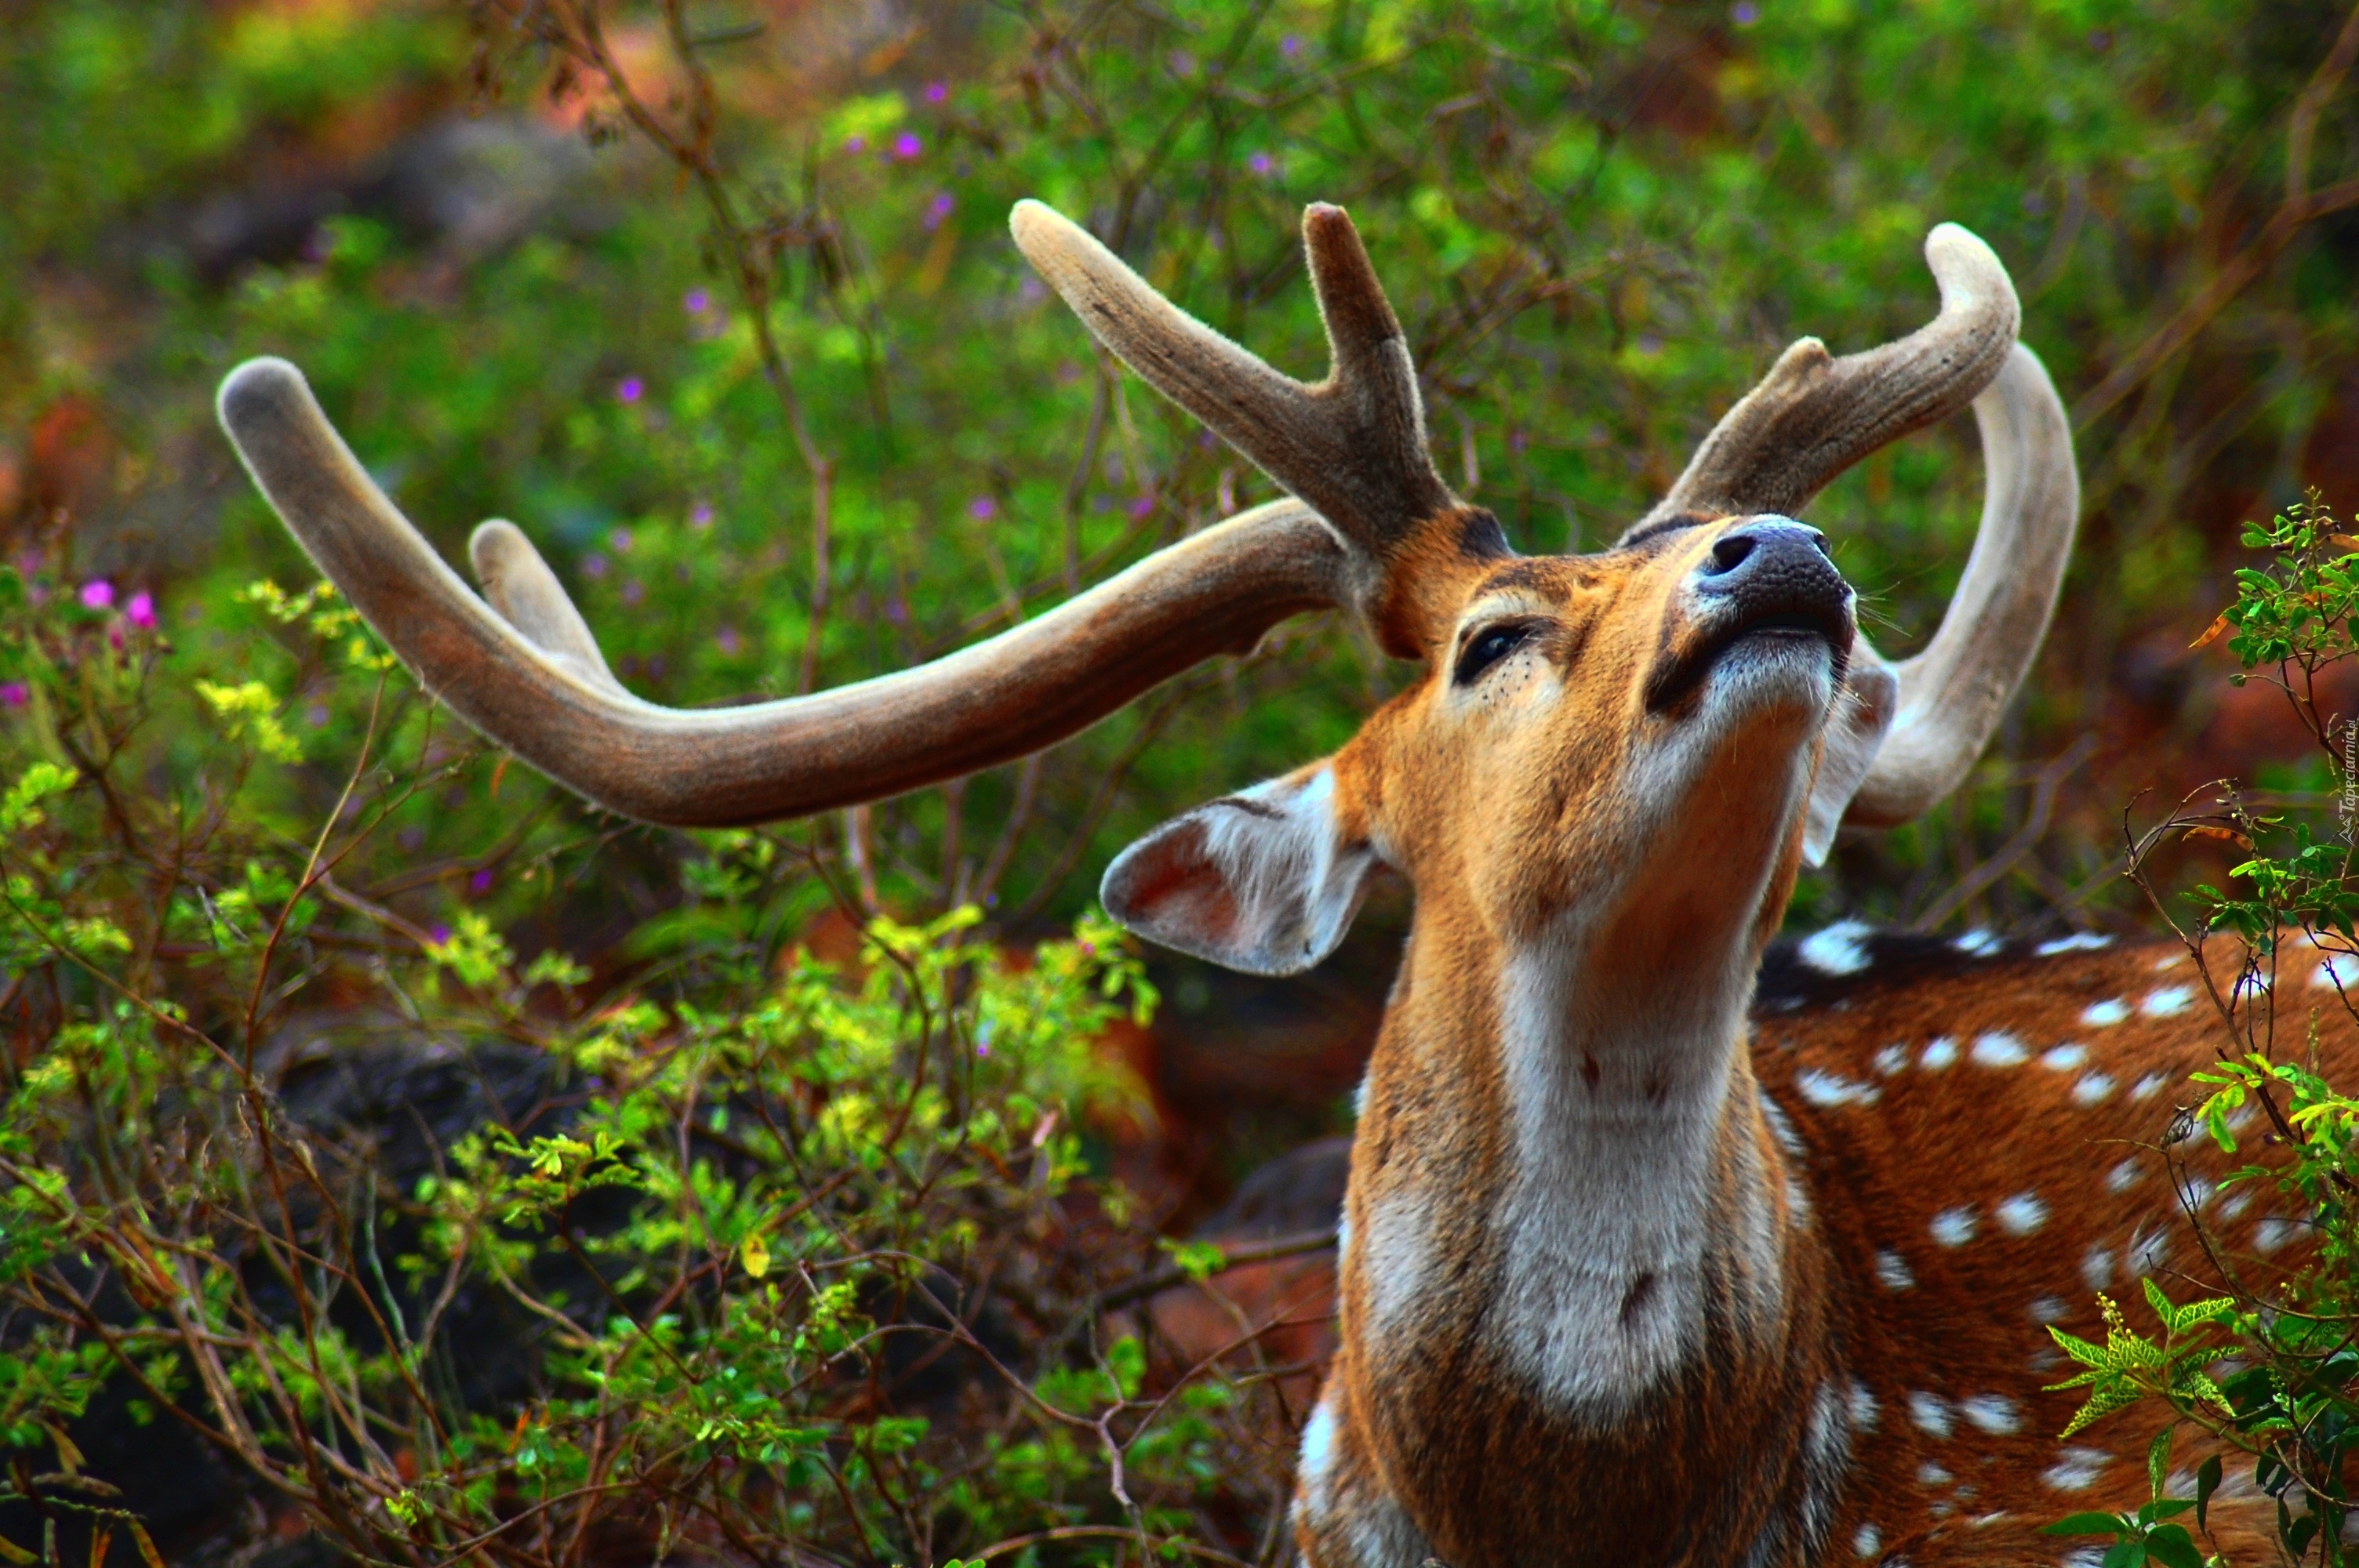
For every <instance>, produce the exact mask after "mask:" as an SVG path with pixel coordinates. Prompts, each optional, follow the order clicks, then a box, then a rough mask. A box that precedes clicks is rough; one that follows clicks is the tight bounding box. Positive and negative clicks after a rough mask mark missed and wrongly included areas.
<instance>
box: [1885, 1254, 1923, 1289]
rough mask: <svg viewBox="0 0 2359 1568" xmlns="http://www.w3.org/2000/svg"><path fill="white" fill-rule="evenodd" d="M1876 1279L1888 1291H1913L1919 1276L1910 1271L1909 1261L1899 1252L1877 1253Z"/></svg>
mask: <svg viewBox="0 0 2359 1568" xmlns="http://www.w3.org/2000/svg"><path fill="white" fill-rule="evenodd" d="M1875 1278H1876V1282H1877V1283H1879V1284H1881V1285H1882V1286H1883V1287H1884V1288H1885V1289H1886V1290H1887V1291H1907V1290H1913V1289H1915V1288H1916V1285H1917V1276H1916V1275H1914V1274H1912V1273H1910V1272H1909V1271H1908V1259H1906V1258H1903V1257H1902V1256H1901V1255H1900V1254H1899V1253H1897V1252H1892V1251H1880V1252H1878V1253H1876V1255H1875Z"/></svg>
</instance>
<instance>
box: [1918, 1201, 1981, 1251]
mask: <svg viewBox="0 0 2359 1568" xmlns="http://www.w3.org/2000/svg"><path fill="white" fill-rule="evenodd" d="M1981 1227H1982V1222H1981V1221H1980V1220H1978V1219H1976V1218H1975V1217H1974V1211H1973V1208H1971V1207H1969V1206H1964V1205H1961V1206H1958V1207H1956V1208H1945V1209H1943V1210H1942V1211H1941V1212H1940V1213H1939V1214H1937V1215H1935V1216H1934V1217H1933V1223H1932V1224H1931V1225H1930V1226H1928V1227H1926V1228H1927V1229H1929V1230H1930V1231H1931V1232H1932V1233H1933V1239H1934V1240H1936V1241H1938V1242H1940V1244H1941V1245H1942V1246H1944V1247H1963V1246H1964V1245H1965V1244H1966V1243H1967V1242H1969V1241H1972V1240H1973V1238H1974V1232H1975V1231H1976V1230H1979V1229H1980V1228H1981Z"/></svg>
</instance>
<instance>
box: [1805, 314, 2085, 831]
mask: <svg viewBox="0 0 2359 1568" xmlns="http://www.w3.org/2000/svg"><path fill="white" fill-rule="evenodd" d="M1974 422H1975V423H1976V424H1977V425H1978V426H1979V427H1981V430H1982V441H1983V464H1984V475H1985V477H1984V490H1983V518H1982V528H1981V532H1980V533H1979V534H1978V535H1976V536H1975V539H1974V548H1973V554H1972V555H1971V556H1969V557H1967V558H1966V569H1965V571H1964V573H1963V575H1962V576H1961V577H1960V578H1959V579H1958V591H1957V592H1956V594H1954V595H1953V596H1952V597H1951V600H1950V608H1949V611H1948V612H1947V613H1946V614H1944V615H1943V616H1942V617H1941V627H1940V631H1938V632H1936V633H1933V640H1932V641H1931V642H1930V643H1927V644H1926V645H1925V651H1924V652H1923V653H1921V654H1918V655H1917V656H1916V657H1915V658H1912V659H1904V660H1902V661H1901V662H1900V664H1898V665H1896V666H1894V669H1893V674H1894V675H1896V676H1898V677H1899V696H1898V699H1897V704H1896V713H1895V717H1894V719H1893V722H1892V731H1891V733H1890V734H1888V735H1886V737H1885V739H1884V743H1883V745H1882V747H1881V748H1880V749H1878V751H1877V752H1876V753H1875V762H1873V763H1872V764H1871V765H1870V766H1869V768H1868V772H1867V776H1866V777H1865V778H1864V780H1863V781H1862V782H1861V784H1860V786H1859V789H1858V791H1857V793H1856V794H1854V795H1853V797H1852V802H1851V809H1850V811H1849V813H1848V814H1847V815H1846V816H1845V817H1844V820H1845V821H1846V822H1848V823H1850V824H1851V825H1852V826H1854V827H1891V826H1894V825H1897V824H1898V823H1902V822H1908V821H1912V820H1914V819H1915V818H1917V817H1919V816H1923V815H1924V814H1925V812H1927V811H1928V810H1930V808H1931V807H1932V806H1935V805H1936V804H1938V803H1939V802H1940V801H1941V800H1943V799H1944V798H1946V797H1947V796H1948V795H1949V794H1950V792H1951V791H1952V790H1954V789H1955V788H1957V786H1958V784H1959V783H1960V782H1961V781H1962V780H1963V779H1964V777H1965V776H1966V771H1967V770H1968V769H1970V768H1972V767H1973V765H1974V760H1975V759H1976V758H1977V757H1979V756H1981V755H1982V752H1983V747H1984V745H1986V744H1988V743H1989V741H1990V738H1991V733H1992V731H1993V730H1996V729H1997V728H1998V721H1999V718H2000V716H2001V715H2002V714H2003V713H2005V712H2006V705H2007V703H2008V701H2009V699H2011V698H2012V697H2014V696H2015V692H2016V688H2017V687H2020V686H2021V685H2022V684H2023V678H2024V676H2026V675H2027V674H2029V673H2030V669H2031V661H2032V659H2033V657H2034V656H2035V655H2037V654H2038V652H2039V644H2040V642H2041V640H2042V639H2043V638H2045V637H2046V636H2047V634H2048V622H2049V618H2050V617H2051V616H2052V615H2054V613H2055V611H2056V597H2057V595H2058V593H2059V592H2060V590H2061V589H2062V587H2063V583H2064V568H2065V564H2066V563H2067V562H2068V561H2070V560H2071V557H2072V535H2073V533H2074V530H2075V528H2076V526H2077V524H2078V522H2079V519H2080V512H2081V476H2080V471H2079V470H2078V468H2077V467H2076V466H2075V464H2074V463H2073V460H2072V426H2071V419H2070V418H2069V417H2068V416H2066V414H2065V412H2064V401H2063V399H2062V398H2060V397H2059V396H2057V395H2056V385H2055V383H2053V382H2051V381H2050V380H2049V378H2048V371H2047V369H2046V367H2045V366H2043V365H2041V364H2040V362H2039V357H2038V355H2037V354H2034V353H2033V352H2032V351H2030V350H2029V349H2027V348H2025V347H2024V346H2023V345H2022V344H2020V343H2018V344H2017V345H2015V347H2014V350H2013V351H2012V352H2011V353H2009V354H2008V356H2007V358H2006V364H2005V366H2004V368H2002V369H2001V370H2000V372H1999V374H1998V378H1997V379H1996V380H1995V381H1994V382H1992V383H1991V384H1990V385H1989V387H1988V388H1986V389H1985V390H1984V392H1983V394H1982V395H1981V396H1979V397H1977V398H1975V399H1974ZM1861 642H1862V643H1864V642H1865V639H1864V638H1863V639H1861ZM1859 652H1860V650H1858V649H1854V657H1856V656H1858V654H1859ZM1868 652H1869V653H1870V654H1872V653H1873V650H1868Z"/></svg>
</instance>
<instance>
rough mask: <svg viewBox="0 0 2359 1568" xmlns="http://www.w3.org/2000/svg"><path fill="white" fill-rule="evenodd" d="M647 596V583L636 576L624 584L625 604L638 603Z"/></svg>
mask: <svg viewBox="0 0 2359 1568" xmlns="http://www.w3.org/2000/svg"><path fill="white" fill-rule="evenodd" d="M646 597H647V584H645V583H643V582H641V581H640V580H639V579H636V578H633V579H631V580H630V581H628V582H626V583H625V584H624V585H623V592H622V600H623V602H624V603H625V604H636V603H637V602H638V601H639V600H642V599H645V598H646Z"/></svg>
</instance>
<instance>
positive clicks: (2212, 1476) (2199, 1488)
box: [2195, 1454, 2220, 1530]
mask: <svg viewBox="0 0 2359 1568" xmlns="http://www.w3.org/2000/svg"><path fill="white" fill-rule="evenodd" d="M2219 1489H2220V1456H2219V1455H2218V1454H2209V1455H2206V1456H2205V1458H2204V1461H2203V1463H2202V1464H2201V1465H2197V1466H2196V1467H2195V1523H2196V1525H2197V1527H2198V1528H2200V1529H2202V1530H2210V1529H2211V1528H2212V1526H2211V1523H2210V1521H2209V1519H2208V1518H2207V1517H2206V1516H2208V1515H2209V1514H2210V1513H2211V1511H2212V1493H2214V1492H2216V1491H2218V1490H2219Z"/></svg>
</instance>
